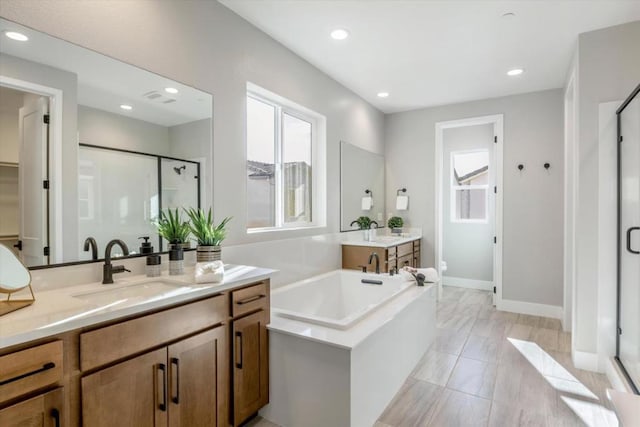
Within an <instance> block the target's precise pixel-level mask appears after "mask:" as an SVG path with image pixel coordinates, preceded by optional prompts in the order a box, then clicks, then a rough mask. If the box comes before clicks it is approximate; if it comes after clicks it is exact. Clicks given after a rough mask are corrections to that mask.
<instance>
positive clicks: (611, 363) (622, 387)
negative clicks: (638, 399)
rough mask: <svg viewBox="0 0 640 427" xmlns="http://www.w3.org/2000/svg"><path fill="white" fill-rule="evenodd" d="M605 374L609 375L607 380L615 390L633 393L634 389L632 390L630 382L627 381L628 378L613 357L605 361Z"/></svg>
mask: <svg viewBox="0 0 640 427" xmlns="http://www.w3.org/2000/svg"><path fill="white" fill-rule="evenodd" d="M604 372H605V374H607V379H608V380H609V382H610V383H611V387H613V389H614V390H618V391H624V392H626V393H633V389H632V388H631V385H630V384H629V381H627V378H626V377H625V376H624V374H623V373H622V371H620V366H619V365H618V363H617V362H616V361H615V359H614V358H613V357H609V358H607V360H606V361H605V366H604Z"/></svg>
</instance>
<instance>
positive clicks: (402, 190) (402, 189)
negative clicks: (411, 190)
mask: <svg viewBox="0 0 640 427" xmlns="http://www.w3.org/2000/svg"><path fill="white" fill-rule="evenodd" d="M406 192H407V189H406V188H399V189H398V190H397V191H396V196H399V195H400V193H406Z"/></svg>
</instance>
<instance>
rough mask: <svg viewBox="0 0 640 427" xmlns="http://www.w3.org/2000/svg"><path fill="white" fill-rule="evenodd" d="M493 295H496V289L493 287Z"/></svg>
mask: <svg viewBox="0 0 640 427" xmlns="http://www.w3.org/2000/svg"><path fill="white" fill-rule="evenodd" d="M493 293H494V294H495V293H496V287H495V286H494V287H493Z"/></svg>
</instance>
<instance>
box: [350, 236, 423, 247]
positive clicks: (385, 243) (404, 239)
mask: <svg viewBox="0 0 640 427" xmlns="http://www.w3.org/2000/svg"><path fill="white" fill-rule="evenodd" d="M353 234H355V235H357V237H359V238H354V239H346V240H344V241H342V246H369V247H376V248H390V247H392V246H398V245H402V244H404V243H409V242H413V241H414V240H418V239H421V238H422V236H419V235H408V236H390V235H388V234H384V235H380V236H377V237H376V238H375V240H374V241H373V242H370V241H368V240H364V239H363V237H362V233H361V232H360V233H356V232H354V233H353Z"/></svg>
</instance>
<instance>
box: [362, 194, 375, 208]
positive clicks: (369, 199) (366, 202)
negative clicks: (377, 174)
mask: <svg viewBox="0 0 640 427" xmlns="http://www.w3.org/2000/svg"><path fill="white" fill-rule="evenodd" d="M364 193H365V194H366V196H364V197H363V198H362V210H363V211H370V210H371V208H372V207H373V191H371V190H369V189H367V190H364Z"/></svg>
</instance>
